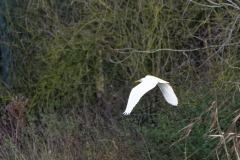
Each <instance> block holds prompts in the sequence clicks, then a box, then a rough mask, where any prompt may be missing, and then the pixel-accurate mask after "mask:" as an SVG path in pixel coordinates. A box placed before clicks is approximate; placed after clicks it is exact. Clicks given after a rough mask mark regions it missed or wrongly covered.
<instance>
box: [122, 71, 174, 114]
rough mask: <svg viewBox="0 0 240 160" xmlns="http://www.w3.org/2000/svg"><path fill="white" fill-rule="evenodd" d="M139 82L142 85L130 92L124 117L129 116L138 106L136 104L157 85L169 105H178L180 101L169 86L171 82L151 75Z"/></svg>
mask: <svg viewBox="0 0 240 160" xmlns="http://www.w3.org/2000/svg"><path fill="white" fill-rule="evenodd" d="M138 81H140V82H141V83H140V84H139V85H137V86H136V87H134V88H133V89H132V91H131V92H130V95H129V99H128V103H127V107H126V110H125V111H124V113H123V114H124V115H129V114H130V113H131V111H132V110H133V108H134V107H135V106H136V104H137V103H138V102H139V100H140V98H141V97H142V96H143V95H144V94H145V93H147V92H148V91H149V90H151V89H153V88H154V87H155V86H156V85H157V84H158V87H159V88H160V90H161V91H162V93H163V96H164V98H165V99H166V101H167V102H168V103H170V104H172V105H174V106H176V105H177V104H178V99H177V97H176V95H175V93H174V91H173V89H172V87H171V86H170V85H169V84H168V83H169V82H167V81H164V80H162V79H159V78H157V77H154V76H149V75H148V76H146V77H145V78H142V79H140V80H138Z"/></svg>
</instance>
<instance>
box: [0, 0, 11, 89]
mask: <svg viewBox="0 0 240 160" xmlns="http://www.w3.org/2000/svg"><path fill="white" fill-rule="evenodd" d="M0 11H1V12H0V32H1V42H2V43H1V57H2V64H1V67H2V82H3V84H4V85H5V86H6V87H8V88H9V87H10V75H9V68H10V59H9V58H10V50H9V47H8V34H7V22H6V18H5V16H4V11H5V0H0Z"/></svg>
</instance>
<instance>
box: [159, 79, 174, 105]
mask: <svg viewBox="0 0 240 160" xmlns="http://www.w3.org/2000/svg"><path fill="white" fill-rule="evenodd" d="M158 87H159V88H160V90H161V91H162V94H163V96H164V98H165V99H166V101H167V102H168V103H170V104H171V105H174V106H177V104H178V99H177V97H176V95H175V93H174V91H173V89H172V87H171V86H170V85H169V84H168V83H158Z"/></svg>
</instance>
